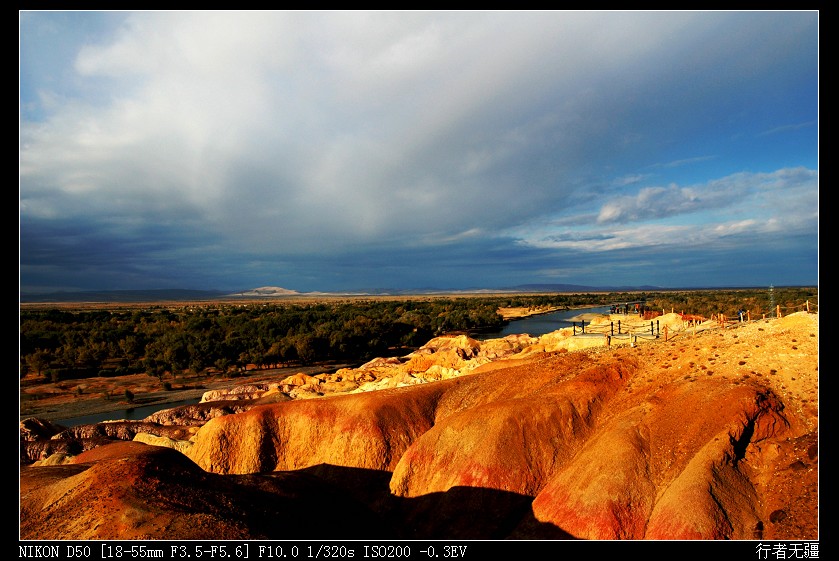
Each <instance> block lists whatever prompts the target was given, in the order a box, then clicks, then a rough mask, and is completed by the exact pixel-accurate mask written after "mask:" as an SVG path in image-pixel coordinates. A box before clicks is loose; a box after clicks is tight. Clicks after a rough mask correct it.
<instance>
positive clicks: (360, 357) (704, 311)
mask: <svg viewBox="0 0 839 561" xmlns="http://www.w3.org/2000/svg"><path fill="white" fill-rule="evenodd" d="M627 300H632V301H637V300H644V301H646V302H647V308H649V309H652V310H662V311H664V312H670V311H671V310H672V311H676V312H684V313H689V314H696V315H702V316H706V317H710V316H711V315H714V314H720V313H723V314H726V315H729V316H732V317H733V316H735V315H736V314H737V311H738V310H740V309H743V310H748V311H749V312H750V313H751V315H752V317H753V318H754V317H760V316H761V315H767V316H769V315H774V314H775V313H776V311H778V310H780V311H781V313H782V314H786V313H791V312H792V311H799V310H802V309H804V306H805V305H806V303H807V302H809V305H810V307H811V311H817V310H818V289H817V288H806V287H805V288H786V287H784V288H771V289H770V288H767V289H742V290H695V291H667V292H638V293H582V294H512V295H493V296H458V297H439V296H438V297H381V298H366V299H328V298H325V299H321V300H309V301H305V302H303V301H291V300H289V301H273V300H272V301H252V302H237V303H231V302H200V303H196V302H190V303H167V304H166V305H162V304H143V305H130V306H129V305H114V306H113V307H108V306H105V305H101V306H95V307H94V306H85V307H78V306H77V307H72V306H46V307H45V306H33V307H24V306H22V307H21V311H20V365H21V377H24V376H25V375H27V374H29V373H34V374H36V375H40V376H42V377H44V379H49V380H52V381H58V380H61V379H67V378H79V377H90V376H97V375H98V376H119V375H122V374H135V373H147V374H149V375H151V376H156V377H158V378H159V379H160V380H161V382H162V381H163V378H164V377H165V376H167V375H171V374H172V373H176V372H184V371H191V372H193V373H206V374H209V373H212V372H225V373H228V372H238V371H241V370H242V369H244V368H245V367H246V365H256V367H258V368H266V367H274V366H285V365H290V364H313V363H320V362H325V361H343V362H360V361H364V360H369V359H370V358H374V357H378V356H393V355H397V354H406V353H407V352H409V351H410V350H412V349H415V348H416V347H418V346H420V345H423V344H425V343H426V342H427V341H428V340H429V339H431V338H432V337H435V336H439V335H442V334H445V333H451V332H463V331H475V330H481V329H489V330H494V329H499V328H500V327H501V326H502V325H503V324H504V319H503V318H502V317H501V316H500V315H499V313H498V309H499V308H502V307H504V308H508V307H532V308H544V307H555V308H574V307H583V306H592V307H594V306H606V305H609V304H611V303H614V302H620V301H627Z"/></svg>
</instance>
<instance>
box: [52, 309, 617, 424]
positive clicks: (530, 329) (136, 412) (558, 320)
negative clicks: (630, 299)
mask: <svg viewBox="0 0 839 561" xmlns="http://www.w3.org/2000/svg"><path fill="white" fill-rule="evenodd" d="M589 313H594V314H607V313H609V306H600V307H595V308H579V309H576V310H562V311H559V312H550V313H547V314H538V315H535V316H529V317H525V318H520V319H513V320H510V321H509V323H507V325H505V326H504V327H503V328H501V329H500V330H498V331H491V332H484V333H478V334H475V335H473V336H472V337H473V338H474V339H477V340H479V341H485V340H487V339H499V338H501V337H506V336H507V335H519V334H522V333H527V334H528V335H530V336H532V337H539V336H541V335H545V334H546V333H551V332H552V331H556V330H557V329H562V328H563V327H571V326H572V325H573V322H572V321H570V320H571V318H573V317H576V316H579V315H580V314H589ZM578 325H579V323H578ZM199 401H200V398H196V399H188V400H184V401H176V402H173V403H167V404H164V405H161V404H157V405H148V406H142V407H132V408H130V409H120V410H118V411H110V412H107V413H98V414H95V415H87V416H85V417H75V418H72V419H62V420H59V421H56V422H57V423H58V424H60V425H63V426H65V427H75V426H78V425H87V424H93V423H101V422H103V421H115V420H119V419H125V420H128V421H140V420H142V419H145V418H146V417H148V416H149V415H151V414H152V413H155V412H157V411H161V410H163V409H170V408H172V407H178V406H181V405H191V404H193V403H198V402H199Z"/></svg>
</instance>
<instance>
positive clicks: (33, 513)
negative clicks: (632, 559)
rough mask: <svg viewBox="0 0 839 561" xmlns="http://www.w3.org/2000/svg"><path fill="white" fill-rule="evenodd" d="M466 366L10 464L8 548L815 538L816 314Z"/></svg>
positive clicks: (463, 355) (451, 356) (464, 354)
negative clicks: (61, 542) (169, 434)
mask: <svg viewBox="0 0 839 561" xmlns="http://www.w3.org/2000/svg"><path fill="white" fill-rule="evenodd" d="M543 345H544V343H543ZM458 348H459V347H458ZM544 348H546V347H543V349H544ZM551 348H553V347H551ZM469 349H471V350H466V351H458V350H457V349H456V348H455V347H445V348H444V349H443V350H444V351H445V354H446V360H447V361H449V363H450V364H459V363H457V361H456V360H455V358H456V357H457V358H459V359H460V360H464V359H468V358H469V356H473V355H476V354H478V353H479V350H478V349H477V348H475V347H474V345H469ZM402 366H404V364H402ZM469 371H470V374H468V375H461V376H458V377H453V378H450V379H443V380H440V381H436V382H426V383H418V384H412V385H407V386H405V387H398V388H393V389H384V390H378V391H368V392H364V393H352V394H347V395H327V396H324V397H319V398H316V399H296V400H290V401H282V402H277V403H269V404H264V405H258V406H255V407H253V408H251V409H248V410H246V411H243V412H241V413H237V414H229V415H223V416H217V417H214V418H212V419H210V420H208V421H207V422H206V423H205V424H203V426H201V427H200V428H198V429H197V431H196V432H195V434H194V436H193V437H192V438H191V441H192V445H191V447H189V448H187V449H186V451H185V453H184V454H180V453H178V452H175V451H173V450H171V449H168V448H161V447H158V446H149V445H145V444H140V443H137V442H133V443H117V444H109V445H107V446H100V447H98V448H95V449H93V450H89V451H86V452H84V453H82V454H79V455H77V456H75V457H74V458H72V460H71V461H72V463H69V464H63V465H55V466H46V465H44V466H35V465H33V466H24V467H22V468H21V537H22V538H24V539H70V538H80V539H83V538H113V539H131V538H146V539H163V538H166V539H203V538H206V537H208V536H209V537H212V538H216V539H218V538H221V537H237V538H246V537H257V536H265V537H268V538H271V539H284V538H288V537H290V536H294V537H301V536H300V535H299V532H298V533H294V532H292V531H291V530H292V529H294V530H295V532H296V527H293V526H290V525H294V524H295V521H297V522H298V526H299V520H301V518H300V517H299V516H291V515H289V511H288V508H286V506H288V505H285V506H284V503H283V501H288V500H293V501H296V502H294V503H293V507H294V508H296V509H304V508H308V509H310V510H308V511H306V512H311V513H312V516H314V517H315V519H318V520H319V522H318V525H317V528H316V529H313V534H315V536H313V537H317V538H324V539H325V538H335V537H341V536H339V534H341V535H342V536H343V535H346V534H347V533H354V535H355V537H362V534H363V535H367V536H370V535H374V534H375V535H379V536H391V537H395V538H466V539H556V538H569V539H570V538H577V539H607V540H613V539H646V540H660V539H670V540H676V539H678V540H682V539H688V540H690V539H703V540H721V539H764V540H817V539H818V538H819V526H818V316H817V315H814V314H804V313H801V314H793V315H791V316H789V317H787V318H781V319H772V320H763V321H755V322H749V323H748V324H744V325H742V326H737V327H736V328H729V329H719V330H710V331H706V332H703V333H696V334H692V333H688V332H684V333H681V334H678V336H675V337H671V338H670V339H669V340H668V341H664V340H662V339H658V340H655V341H651V342H648V343H645V344H641V345H638V346H635V347H630V346H628V345H623V346H613V347H609V348H606V347H605V346H600V347H594V348H589V349H585V350H579V351H572V352H568V351H567V350H565V349H560V350H557V351H545V350H531V351H530V352H524V353H518V354H515V355H511V356H510V357H509V358H508V359H507V360H493V361H491V362H486V363H483V365H481V366H478V367H477V368H471V369H470V370H469ZM403 373H404V370H403ZM30 430H31V431H33V432H37V431H36V430H35V428H34V427H31V428H30ZM39 430H44V429H39ZM326 497H332V498H329V499H327V498H326ZM327 504H329V505H330V506H329V507H327V506H325V505H327ZM304 505H305V506H304ZM319 517H320V518H324V517H325V518H329V517H331V518H330V520H331V521H330V522H321V521H320V518H319ZM267 521H270V522H271V523H270V524H269V523H268V522H267ZM339 521H342V522H339ZM211 527H212V528H214V532H213V533H212V535H209V534H210V528H211Z"/></svg>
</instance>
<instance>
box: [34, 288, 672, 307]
mask: <svg viewBox="0 0 839 561" xmlns="http://www.w3.org/2000/svg"><path fill="white" fill-rule="evenodd" d="M659 290H672V289H665V288H661V287H658V286H650V285H642V286H586V285H580V284H520V285H516V286H510V287H505V288H477V287H476V288H459V289H446V288H433V287H426V288H413V289H411V288H407V289H398V288H368V289H361V290H347V291H336V292H298V291H296V290H292V289H288V288H283V287H280V286H262V287H258V288H251V289H245V290H240V291H235V292H227V291H222V290H190V289H157V290H93V291H77V292H71V291H66V292H65V291H61V292H50V293H43V294H36V293H23V292H22V293H21V294H20V302H21V303H47V302H159V301H175V302H178V301H190V300H218V299H223V298H282V297H285V296H330V295H334V296H350V295H355V296H365V295H369V296H411V295H425V294H428V295H431V294H497V293H521V292H636V291H659Z"/></svg>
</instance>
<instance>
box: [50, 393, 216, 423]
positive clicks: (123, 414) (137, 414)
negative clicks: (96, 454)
mask: <svg viewBox="0 0 839 561" xmlns="http://www.w3.org/2000/svg"><path fill="white" fill-rule="evenodd" d="M200 401H201V398H199V397H196V398H195V399H185V400H182V401H173V402H172V403H165V404H160V403H158V404H156V405H144V406H141V407H131V408H130V409H119V410H117V411H108V412H106V413H96V414H95V415H86V416H84V417H73V418H72V419H61V420H58V421H55V422H56V423H57V424H59V425H61V426H64V427H77V426H79V425H92V424H95V423H102V422H104V421H118V420H126V421H142V420H143V419H145V418H146V417H148V416H149V415H151V414H152V413H157V412H158V411H163V410H164V409H171V408H173V407H180V406H181V405H192V404H194V403H198V402H200Z"/></svg>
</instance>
